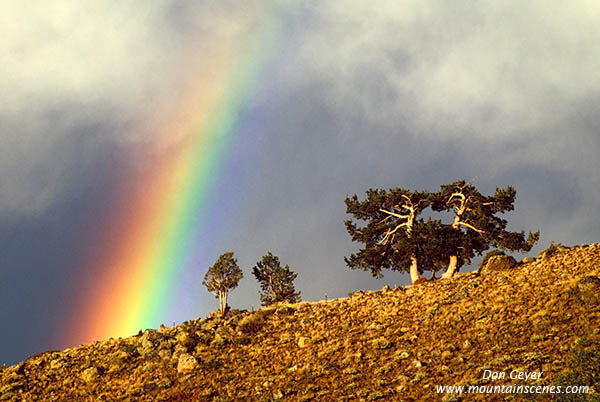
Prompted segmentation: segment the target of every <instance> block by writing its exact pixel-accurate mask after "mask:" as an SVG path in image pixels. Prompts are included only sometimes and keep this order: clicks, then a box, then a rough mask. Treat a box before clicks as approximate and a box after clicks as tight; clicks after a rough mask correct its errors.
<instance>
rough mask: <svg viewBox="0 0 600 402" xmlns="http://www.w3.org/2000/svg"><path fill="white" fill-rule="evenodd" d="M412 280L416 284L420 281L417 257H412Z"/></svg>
mask: <svg viewBox="0 0 600 402" xmlns="http://www.w3.org/2000/svg"><path fill="white" fill-rule="evenodd" d="M410 280H411V282H412V283H415V282H416V281H418V280H419V267H418V266H417V257H415V256H414V255H413V256H411V257H410Z"/></svg>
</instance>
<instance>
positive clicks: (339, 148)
mask: <svg viewBox="0 0 600 402" xmlns="http://www.w3.org/2000/svg"><path fill="white" fill-rule="evenodd" d="M276 5H279V6H281V7H280V8H279V9H278V8H277V7H275V6H276ZM599 11H600V7H598V6H597V5H596V4H595V3H594V2H585V1H579V2H576V3H573V2H571V3H569V4H568V5H566V4H563V3H560V2H542V1H533V2H527V3H526V4H525V3H523V2H516V1H513V2H508V3H507V2H503V3H502V4H497V3H490V2H488V3H484V2H477V3H473V2H462V1H459V2H452V3H449V2H442V1H433V0H432V1H425V2H422V1H418V2H417V1H409V0H407V1H391V0H390V1H381V2H377V6H374V5H373V4H371V3H369V4H366V3H365V4H360V3H357V2H353V1H352V2H351V1H350V0H339V1H335V2H334V1H329V2H322V1H305V2H302V3H300V4H292V3H286V2H283V1H282V2H278V1H274V2H269V1H259V0H256V1H250V2H244V5H243V6H240V4H239V2H237V1H222V0H221V1H216V0H213V1H203V2H191V1H184V0H161V1H155V2H151V4H150V3H148V2H141V1H139V0H137V1H122V2H119V3H118V4H116V3H114V2H111V1H108V0H100V1H95V2H94V3H93V4H87V3H85V4H83V3H81V2H78V1H75V0H62V1H55V2H52V4H49V3H48V2H42V1H38V2H33V5H31V4H30V5H29V6H25V5H24V4H23V3H22V2H19V1H16V0H9V2H8V4H7V5H5V9H4V11H3V13H2V15H0V50H1V51H0V92H1V93H2V94H3V98H2V99H0V128H1V130H2V135H1V136H0V171H1V172H2V175H0V223H1V225H0V239H2V242H0V243H1V244H5V247H7V249H6V250H9V249H10V252H8V251H4V252H3V251H2V250H1V249H0V258H4V259H3V260H0V262H2V264H3V266H2V270H0V273H2V275H3V276H2V280H1V281H0V285H1V286H4V287H5V288H6V289H4V288H3V289H2V292H3V293H1V294H0V296H1V298H2V300H1V301H2V304H3V305H9V306H11V307H10V311H6V310H5V311H4V314H5V315H4V316H3V320H4V321H8V320H12V321H13V322H15V323H17V324H15V327H14V330H13V331H12V332H11V334H10V339H11V342H9V343H10V344H13V343H12V341H13V340H14V341H15V342H17V341H18V339H19V334H20V333H25V332H27V331H30V332H31V328H32V325H33V324H31V323H32V322H41V321H40V320H37V319H36V317H37V316H42V315H43V314H45V315H46V316H48V312H50V311H55V310H56V311H59V310H60V309H61V307H60V306H61V303H62V304H64V300H65V299H70V298H73V297H75V296H80V293H82V292H84V291H85V289H82V288H81V286H82V284H74V283H72V282H71V281H72V279H69V278H73V277H76V276H77V274H78V269H79V267H78V266H77V261H78V258H80V257H81V254H82V253H84V251H85V250H86V248H85V247H86V246H85V245H86V244H87V243H88V242H90V241H92V240H91V237H90V236H92V234H91V232H90V231H89V230H90V227H94V225H95V224H97V222H96V221H95V218H96V217H98V216H103V214H104V213H105V212H106V210H105V209H106V208H108V205H111V204H110V202H109V201H110V199H109V198H110V195H111V189H113V188H114V185H115V182H118V180H119V176H120V175H122V174H123V172H124V171H126V169H127V168H129V167H130V166H131V164H132V163H135V159H133V160H132V159H131V155H132V153H131V150H133V149H139V148H141V147H140V145H141V144H143V143H146V142H148V141H152V140H154V139H157V138H160V139H163V138H164V137H165V131H164V130H168V129H169V127H170V126H168V123H170V122H173V121H175V122H176V121H181V120H185V119H186V118H187V117H189V115H187V114H186V113H188V114H189V113H194V112H196V109H193V108H191V109H190V108H188V107H187V106H189V105H188V104H187V103H186V102H187V101H188V99H185V98H184V96H185V93H186V91H187V89H188V88H189V87H190V86H193V85H198V84H199V83H201V84H203V83H205V82H208V83H211V81H210V80H208V81H206V80H205V81H202V80H201V77H202V74H204V73H206V72H210V71H213V70H214V65H215V63H216V62H217V61H218V60H220V59H219V58H221V59H226V57H224V56H223V55H225V56H227V55H235V54H236V52H239V51H243V50H246V49H245V48H241V49H240V48H236V47H235V46H234V45H238V44H245V42H244V39H246V38H248V37H250V36H251V35H252V34H253V33H254V32H256V30H257V29H260V28H261V24H262V23H263V22H264V21H265V19H266V18H270V17H272V16H273V15H277V24H276V26H275V28H274V30H273V32H274V34H273V37H271V38H267V39H269V42H268V45H269V46H265V48H266V50H267V51H270V52H271V53H270V54H269V57H268V60H267V63H266V65H265V66H263V67H264V69H263V70H262V73H261V75H260V76H259V79H258V80H257V82H256V83H255V84H256V87H255V88H254V95H255V96H254V97H253V98H252V99H250V100H249V102H248V104H247V105H245V106H244V108H243V110H241V111H240V116H241V120H242V124H241V128H240V130H242V131H243V132H241V133H240V134H239V138H240V140H239V142H238V143H236V144H234V145H235V147H234V148H232V151H231V153H232V154H235V155H234V156H232V158H233V159H232V161H233V162H232V163H230V165H228V166H227V167H226V169H223V170H224V172H222V177H221V180H222V182H221V183H226V184H227V185H228V186H232V187H233V188H232V189H231V193H229V192H222V193H219V194H218V195H215V197H222V199H215V200H212V201H211V202H213V203H214V205H215V207H214V211H213V212H214V214H213V215H214V216H213V217H211V218H210V219H214V220H215V222H221V221H222V222H223V225H224V226H223V227H221V228H220V229H222V231H223V233H222V234H221V235H222V236H221V237H219V236H218V234H215V237H214V238H213V237H211V236H208V235H207V237H210V238H206V239H203V241H205V243H206V244H204V243H203V244H202V245H201V246H202V247H205V248H206V249H207V251H206V253H205V254H206V255H204V256H203V258H204V260H202V261H198V267H194V269H195V270H194V271H193V272H192V271H191V268H190V271H189V272H184V273H183V274H182V276H183V277H184V279H185V281H182V282H185V283H182V284H181V288H180V291H179V295H178V300H177V301H176V303H175V302H174V303H175V304H177V303H180V304H177V305H175V306H172V307H173V308H174V310H177V312H176V313H175V315H176V317H174V318H173V319H174V320H179V319H181V320H184V319H189V318H190V315H192V314H196V315H205V314H207V313H208V312H209V311H210V310H212V308H213V307H214V305H213V304H211V303H212V302H214V300H213V299H212V298H211V296H210V295H208V294H206V292H204V291H203V289H201V285H200V283H201V280H202V277H203V275H204V269H205V268H207V267H208V266H209V265H211V264H212V263H213V262H214V260H215V259H216V257H217V256H218V255H219V254H220V253H222V252H224V251H227V250H233V251H235V253H236V255H237V257H238V258H239V261H240V265H241V266H242V267H243V268H244V269H245V272H246V278H244V280H243V283H242V284H241V286H240V288H239V290H237V291H236V292H234V294H232V304H233V305H234V306H236V307H243V308H248V307H250V306H252V305H255V306H257V305H258V297H257V290H258V288H257V286H256V284H255V283H254V280H253V278H252V277H251V274H250V271H249V269H250V267H252V266H253V265H254V264H255V263H256V261H257V260H259V259H260V257H261V256H262V255H263V254H264V253H266V252H267V251H272V252H274V253H275V254H277V255H279V256H280V257H281V260H282V262H283V263H284V264H285V263H287V264H289V265H290V266H291V267H292V269H294V270H296V271H297V272H299V274H300V275H299V277H298V288H299V289H300V290H302V292H303V296H304V298H305V299H308V300H314V299H321V298H323V297H324V295H325V293H327V294H328V296H329V297H341V296H345V295H346V294H347V292H349V291H352V290H355V289H359V288H370V289H373V288H376V287H380V286H381V285H382V284H383V283H388V284H390V285H394V284H398V283H406V282H407V279H406V278H405V277H404V276H403V275H401V274H397V273H388V274H387V275H386V277H385V279H383V280H374V279H371V278H370V276H369V274H367V273H363V272H355V271H350V270H348V269H347V268H346V267H345V266H344V263H343V256H344V255H348V254H349V253H350V252H352V250H354V249H355V247H356V246H357V245H355V244H352V243H351V242H350V239H349V238H348V236H347V234H346V232H345V228H344V226H343V221H344V220H345V219H347V216H346V214H345V207H344V204H343V200H344V196H345V195H346V194H347V193H349V194H353V193H357V194H359V195H362V194H363V192H364V190H366V189H367V188H369V187H379V188H389V187H395V186H402V187H407V188H415V189H429V190H435V189H437V188H438V187H439V185H440V184H443V183H448V182H452V181H454V180H456V179H459V178H464V179H471V178H476V182H475V184H476V185H477V186H478V187H479V188H480V189H481V190H482V191H483V192H486V193H489V192H493V190H494V187H495V186H496V185H497V186H501V187H503V186H506V185H513V186H515V187H516V188H517V202H516V210H515V211H514V212H512V213H510V214H508V215H507V218H508V220H509V222H510V225H511V229H514V230H521V229H525V230H536V229H538V228H539V229H541V230H542V241H541V242H540V245H539V246H538V248H537V250H539V249H540V248H543V247H545V246H546V245H547V244H548V243H549V242H550V240H556V241H562V242H564V243H567V244H573V243H582V242H594V241H598V236H600V229H599V228H598V225H596V224H595V222H594V221H593V219H590V217H591V216H595V215H594V214H595V213H596V212H597V211H598V209H599V208H600V170H599V169H598V162H597V153H598V151H599V150H600V136H598V129H599V128H600V118H599V117H598V116H600V113H599V111H598V106H597V105H598V104H599V102H598V96H599V93H600V92H599V89H600V88H599V87H600V76H598V74H597V71H599V70H600V69H599V68H598V67H600V66H599V65H598V64H599V63H600V57H599V56H600V48H599V47H600V40H598V39H600V38H599V36H600V35H599V34H600V28H599V27H600V24H599V23H598V22H600V21H599V20H600V15H599ZM277 13H279V14H277ZM228 52H229V53H228ZM226 67H231V66H226ZM239 68H243V66H240V67H239ZM211 69H213V70H211ZM192 105H193V99H192ZM190 110H191V111H190ZM168 132H169V133H170V134H171V135H170V136H169V141H177V140H178V139H179V138H178V134H177V133H178V132H177V131H176V130H173V131H168ZM179 135H181V133H179ZM135 155H136V157H140V158H141V159H143V158H144V155H140V153H137V154H135ZM221 187H225V186H220V188H221ZM229 190H230V189H227V191H229ZM219 191H221V190H219ZM223 191H224V190H223ZM217 193H218V191H217ZM228 220H229V221H228ZM227 222H229V223H227ZM49 233H50V235H49ZM211 235H212V234H211ZM49 236H50V237H51V240H52V241H50V240H49V238H50V237H49ZM0 247H2V246H0ZM30 247H31V249H30ZM534 252H535V250H534ZM47 255H52V258H50V259H46V256H47ZM2 256H4V257H2ZM61 256H62V257H61ZM15 266H17V267H23V268H21V270H16V269H15ZM5 267H6V269H4V268H5ZM196 268H197V269H196ZM45 269H48V271H44V272H46V273H47V274H45V275H40V276H38V279H36V280H34V281H32V280H31V278H32V277H34V276H35V275H36V272H38V271H42V270H45ZM9 272H10V275H9V274H8V273H9ZM48 278H50V279H52V281H53V282H52V283H53V284H56V285H57V286H56V289H57V290H56V292H55V293H52V292H49V291H46V292H34V288H40V289H41V288H42V287H43V286H44V281H45V280H46V279H48ZM29 286H32V288H31V289H30V288H29ZM9 289H10V290H11V291H10V292H9V291H8V290H9ZM27 289H30V290H31V292H30V293H29V294H30V295H31V300H27V305H28V306H29V307H27V308H26V307H19V306H20V304H23V303H21V302H20V300H19V297H20V296H19V294H20V293H19V292H22V291H25V290H27ZM199 289H200V290H199ZM13 290H14V291H13ZM27 291H28V292H29V290H27ZM199 299H200V300H199ZM198 300H199V301H198ZM198 304H200V305H201V306H200V307H198ZM198 309H200V310H201V311H198ZM15 317H17V318H15ZM59 318H60V317H57V320H59ZM43 322H44V326H47V325H51V323H49V322H48V320H45V321H43ZM166 324H170V322H167V323H166ZM38 332H40V333H41V331H38ZM23 342H25V341H23ZM27 342H29V343H27V344H26V345H25V343H23V345H21V346H22V347H21V348H19V347H16V348H15V351H12V350H11V351H10V353H11V354H10V355H9V354H7V355H6V356H9V357H8V359H9V360H11V359H12V360H14V361H16V359H17V358H22V357H23V356H22V355H23V354H24V353H25V352H27V353H29V352H34V351H35V350H36V349H35V347H34V346H32V343H35V344H36V345H44V346H45V347H55V345H50V344H48V341H44V340H41V339H38V338H36V339H33V338H32V339H29V340H27ZM40 347H41V346H40ZM3 355H4V352H3ZM0 363H1V362H0Z"/></svg>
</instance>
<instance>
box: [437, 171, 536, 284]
mask: <svg viewBox="0 0 600 402" xmlns="http://www.w3.org/2000/svg"><path fill="white" fill-rule="evenodd" d="M515 195H516V190H515V189H514V188H513V187H510V186H509V187H506V188H505V189H504V190H501V189H499V188H497V187H496V191H495V193H494V195H492V196H484V195H482V194H481V193H480V192H479V191H478V190H477V189H476V188H475V187H474V186H473V185H472V184H471V183H467V182H465V181H464V180H459V181H456V182H454V183H452V184H446V185H443V186H441V189H440V191H439V192H438V193H435V194H434V195H433V197H432V209H433V210H434V211H452V212H453V213H454V220H453V222H452V225H451V227H452V229H453V230H454V234H453V235H452V237H451V238H452V239H453V240H454V241H452V242H450V243H449V244H448V250H449V252H450V257H449V263H448V268H447V270H446V272H445V273H444V274H443V275H442V278H451V277H452V276H453V275H454V272H455V271H456V269H457V267H459V266H460V264H462V262H465V261H466V262H469V261H470V259H471V258H472V257H473V256H474V255H475V253H477V254H479V255H481V254H482V253H483V252H484V251H485V250H487V249H489V248H490V247H499V248H501V249H505V250H510V251H529V250H531V248H532V247H533V245H534V244H535V243H536V242H537V240H538V239H539V235H540V232H539V231H538V232H536V233H531V232H529V234H528V236H527V240H526V239H525V233H524V232H523V231H521V232H509V231H507V230H506V225H507V222H506V220H504V219H502V218H500V217H498V216H496V214H498V213H504V212H506V211H512V210H513V209H514V201H515Z"/></svg>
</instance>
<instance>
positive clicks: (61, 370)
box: [0, 244, 600, 402]
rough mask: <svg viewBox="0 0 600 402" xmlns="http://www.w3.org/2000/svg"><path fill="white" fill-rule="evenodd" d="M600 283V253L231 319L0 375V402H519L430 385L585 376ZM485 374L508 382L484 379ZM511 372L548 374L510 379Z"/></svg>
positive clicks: (564, 252)
mask: <svg viewBox="0 0 600 402" xmlns="http://www.w3.org/2000/svg"><path fill="white" fill-rule="evenodd" d="M550 254H552V255H550ZM599 275H600V244H594V245H586V246H579V247H572V248H558V249H556V250H555V251H554V253H544V254H542V255H541V256H539V257H538V258H536V259H535V260H533V261H530V262H527V263H520V264H519V265H517V267H515V268H513V269H511V270H507V271H499V272H489V273H488V274H486V275H478V274H477V273H462V274H461V273H459V274H457V275H456V277H455V278H453V279H451V280H436V281H432V282H426V283H423V284H420V285H418V286H408V287H397V288H393V289H389V288H387V287H384V289H382V290H381V291H376V292H368V291H358V292H355V293H354V294H353V295H352V296H351V297H348V298H344V299H336V300H329V301H321V302H302V303H297V304H288V305H277V306H272V307H269V308H264V309H261V310H257V311H255V312H248V311H232V312H229V313H228V314H227V315H226V316H225V317H220V316H218V315H213V316H211V317H208V318H205V319H198V320H194V321H189V322H186V323H183V324H181V325H178V326H175V327H171V328H160V329H158V330H146V331H144V332H143V333H140V334H138V335H137V336H134V337H130V338H124V339H110V340H107V341H102V342H95V343H94V344H91V345H82V346H79V347H76V348H72V349H67V350H64V351H61V352H59V351H48V352H44V353H41V354H38V355H36V356H33V357H31V358H29V359H27V360H26V361H24V362H22V363H20V364H18V365H15V366H11V367H0V401H172V402H173V401H374V400H381V401H420V400H432V401H438V400H444V401H458V400H523V399H525V398H526V397H527V395H524V394H512V395H508V394H470V395H463V396H459V395H453V394H438V393H437V392H436V388H435V387H436V385H467V386H469V385H478V386H479V385H507V386H508V385H538V384H539V385H551V384H555V385H556V384H559V383H560V381H563V383H564V381H569V379H573V378H575V377H574V376H576V375H578V373H579V374H580V375H584V374H585V373H584V374H581V373H580V372H583V371H584V369H585V367H584V366H582V364H583V363H582V361H581V358H582V357H581V356H583V355H582V353H583V352H582V351H584V352H586V353H587V352H589V353H588V354H587V355H585V356H584V358H589V359H591V360H590V361H591V362H592V363H590V364H595V363H594V362H596V360H593V359H597V358H598V356H600V353H597V352H598V350H599V349H598V348H597V346H598V345H600V329H599V328H600V301H599V298H600V288H599V287H596V286H597V279H595V278H597V277H598V276H599ZM584 277H588V278H586V279H583V278H584ZM589 277H591V278H589ZM594 344H595V345H596V349H594V348H593V347H592V349H590V346H589V345H592V346H593V345H594ZM582 345H583V346H582ZM578 348H579V349H578ZM586 348H587V349H586ZM584 349H585V350H584ZM578 351H579V352H578ZM577 353H579V355H577ZM594 353H595V354H594ZM577 358H579V359H580V360H577ZM584 363H585V361H584ZM576 365H579V366H576ZM486 369H487V370H492V371H496V372H506V375H507V378H506V379H504V380H492V379H489V380H485V379H483V378H482V376H483V373H484V370H486ZM511 370H518V371H523V372H539V371H541V372H543V374H542V378H541V379H536V380H531V379H530V380H527V381H525V380H514V379H510V378H508V376H509V373H510V372H511ZM578 370H579V371H578ZM587 373H588V374H589V375H588V377H585V378H584V380H585V381H596V380H598V376H600V374H599V373H598V367H597V366H596V367H595V368H594V367H593V366H592V368H591V371H590V370H588V372H587ZM590 373H591V374H590ZM569 375H570V376H571V377H569ZM590 376H591V377H590ZM565 378H566V379H567V380H565ZM561 379H562V380H561ZM584 385H593V384H584ZM597 387H598V386H597ZM590 391H591V392H592V393H593V392H595V390H594V388H593V387H592V388H591V389H590ZM597 396H598V395H596V396H592V395H588V397H592V398H593V397H597ZM553 397H556V395H554V396H553ZM550 399H552V397H551V396H550V394H541V395H540V396H539V397H538V399H536V400H550Z"/></svg>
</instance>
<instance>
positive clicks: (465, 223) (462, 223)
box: [458, 221, 485, 234]
mask: <svg viewBox="0 0 600 402" xmlns="http://www.w3.org/2000/svg"><path fill="white" fill-rule="evenodd" d="M458 224H459V225H463V226H466V227H468V228H469V229H473V230H474V231H476V232H477V233H479V234H483V233H485V232H484V231H483V230H481V229H477V228H476V227H475V226H472V225H469V224H468V223H467V222H463V221H459V222H458Z"/></svg>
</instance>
